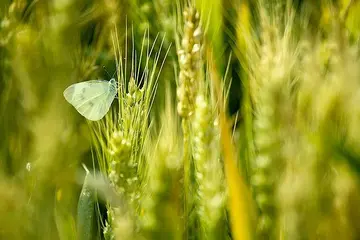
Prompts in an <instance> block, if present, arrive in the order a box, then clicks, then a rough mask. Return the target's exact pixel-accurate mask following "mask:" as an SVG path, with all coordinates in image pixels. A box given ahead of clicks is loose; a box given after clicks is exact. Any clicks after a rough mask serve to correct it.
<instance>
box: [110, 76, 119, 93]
mask: <svg viewBox="0 0 360 240" xmlns="http://www.w3.org/2000/svg"><path fill="white" fill-rule="evenodd" d="M109 88H110V90H111V91H114V92H116V91H117V82H116V80H115V78H112V79H110V81H109Z"/></svg>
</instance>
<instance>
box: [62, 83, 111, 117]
mask: <svg viewBox="0 0 360 240" xmlns="http://www.w3.org/2000/svg"><path fill="white" fill-rule="evenodd" d="M116 93H117V83H116V80H115V79H114V78H112V79H110V81H105V80H90V81H86V82H81V83H75V84H73V85H71V86H69V87H68V88H66V89H65V91H64V97H65V99H66V101H68V102H69V103H70V104H71V105H73V106H74V107H75V108H76V110H77V111H78V112H79V113H80V114H81V115H83V116H84V117H85V118H87V119H89V120H91V121H98V120H100V119H102V118H103V117H104V116H105V114H106V113H107V112H108V111H109V109H110V106H111V103H112V102H113V101H114V98H115V96H116Z"/></svg>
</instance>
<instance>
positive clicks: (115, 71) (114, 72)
mask: <svg viewBox="0 0 360 240" xmlns="http://www.w3.org/2000/svg"><path fill="white" fill-rule="evenodd" d="M115 64H116V69H115V72H114V73H113V75H112V77H111V78H114V77H115V74H116V72H117V70H118V67H119V66H118V63H117V62H116V63H115Z"/></svg>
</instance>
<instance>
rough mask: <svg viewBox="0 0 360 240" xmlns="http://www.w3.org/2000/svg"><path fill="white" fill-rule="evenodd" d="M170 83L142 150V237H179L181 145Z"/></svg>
mask: <svg viewBox="0 0 360 240" xmlns="http://www.w3.org/2000/svg"><path fill="white" fill-rule="evenodd" d="M169 85H170V83H168V84H167V86H166V89H167V91H166V94H167V95H166V101H165V109H164V110H163V111H162V112H161V115H160V123H159V124H158V125H159V129H156V130H155V131H154V134H152V135H151V136H149V141H148V142H147V143H146V148H145V153H146V156H147V159H148V161H149V162H151V164H149V166H148V176H147V179H146V184H145V185H144V186H143V187H144V189H143V192H144V194H143V198H142V204H141V209H142V210H141V217H140V218H141V220H142V224H141V231H142V233H143V235H144V236H145V238H146V239H177V240H180V239H183V238H182V235H183V229H182V228H181V226H182V225H181V224H182V219H181V213H182V202H181V200H182V199H181V198H182V197H181V192H182V189H181V187H180V186H179V182H180V181H181V175H182V168H181V148H180V146H181V144H180V139H179V138H178V136H179V134H178V133H179V130H180V129H179V124H178V120H177V113H176V108H175V107H174V106H175V102H174V101H172V96H171V91H170V89H171V88H170V87H169Z"/></svg>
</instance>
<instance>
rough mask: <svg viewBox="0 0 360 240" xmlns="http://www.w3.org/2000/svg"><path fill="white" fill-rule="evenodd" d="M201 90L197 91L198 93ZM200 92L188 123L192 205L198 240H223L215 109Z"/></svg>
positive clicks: (222, 181) (221, 180)
mask: <svg viewBox="0 0 360 240" xmlns="http://www.w3.org/2000/svg"><path fill="white" fill-rule="evenodd" d="M200 91H201V90H200ZM205 94H206V91H204V90H203V91H201V93H200V94H198V96H197V98H196V103H195V112H194V118H193V121H192V130H193V135H192V146H193V157H194V165H195V180H196V185H197V189H196V191H195V193H196V195H197V197H196V200H195V205H196V209H197V214H198V215H199V222H200V226H199V228H200V229H201V231H200V238H202V239H223V238H224V236H225V226H226V224H225V216H224V210H225V203H226V194H225V187H224V184H225V179H224V175H223V172H222V168H223V166H222V164H221V161H220V152H219V151H218V149H219V147H220V141H219V140H220V139H219V129H218V124H217V123H218V122H217V119H216V106H213V105H211V100H210V99H209V97H210V96H207V95H205Z"/></svg>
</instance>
